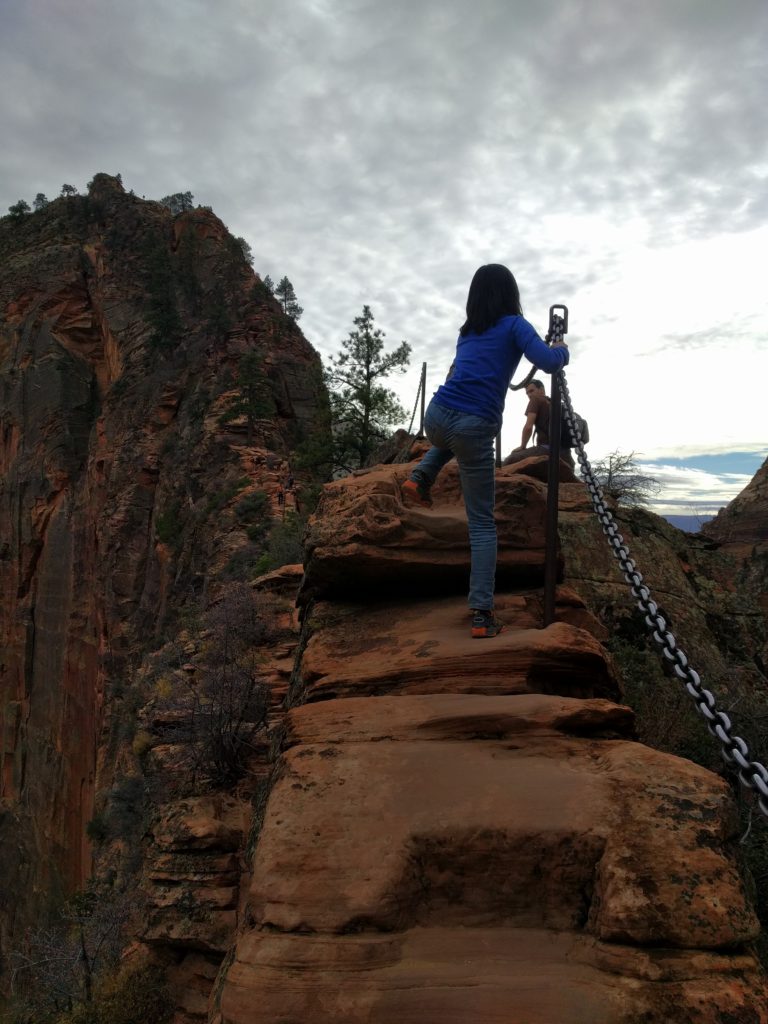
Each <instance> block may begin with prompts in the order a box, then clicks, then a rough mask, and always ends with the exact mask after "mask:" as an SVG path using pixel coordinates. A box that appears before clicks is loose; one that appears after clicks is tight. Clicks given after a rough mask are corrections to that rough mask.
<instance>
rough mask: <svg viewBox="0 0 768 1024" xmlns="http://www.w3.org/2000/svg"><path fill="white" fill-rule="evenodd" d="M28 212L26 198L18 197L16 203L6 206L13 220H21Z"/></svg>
mask: <svg viewBox="0 0 768 1024" xmlns="http://www.w3.org/2000/svg"><path fill="white" fill-rule="evenodd" d="M29 212H30V208H29V203H28V202H27V201H26V199H20V200H19V201H18V203H14V204H13V206H9V207H8V213H10V215H11V217H12V218H13V219H14V220H22V219H23V218H24V217H25V216H26V214H28V213H29Z"/></svg>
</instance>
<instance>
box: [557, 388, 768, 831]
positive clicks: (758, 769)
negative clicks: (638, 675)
mask: <svg viewBox="0 0 768 1024" xmlns="http://www.w3.org/2000/svg"><path fill="white" fill-rule="evenodd" d="M555 377H556V379H557V384H558V386H559V388H560V396H561V398H562V406H563V416H564V417H565V421H566V423H567V424H568V430H569V431H570V434H571V439H572V441H573V447H574V448H575V449H576V450H577V453H578V459H579V465H580V467H581V469H580V471H581V475H582V476H583V477H584V481H585V483H586V485H587V489H588V490H589V495H590V498H591V499H592V505H593V506H594V509H595V512H596V513H597V518H598V519H599V520H600V525H601V526H602V528H603V533H604V534H605V535H606V537H607V538H608V543H609V544H610V545H611V547H612V549H613V554H614V555H615V556H616V558H617V560H618V562H619V565H620V566H621V569H622V572H623V573H624V579H625V580H626V581H627V583H629V585H630V590H631V592H632V595H633V597H634V598H635V599H636V601H637V606H638V608H639V609H640V610H641V611H642V612H643V613H644V616H645V624H646V626H647V627H648V630H649V632H651V634H652V636H653V640H654V643H655V644H656V646H657V647H658V648H660V650H661V653H662V655H663V656H664V658H665V659H666V661H667V662H669V664H670V665H671V666H672V668H673V669H674V672H675V675H676V676H677V677H678V679H680V680H682V682H683V683H685V688H686V690H687V691H688V693H689V694H690V696H691V697H692V698H693V700H694V701H695V703H696V710H697V711H698V712H699V714H700V715H701V716H702V717H703V718H704V720H705V722H706V725H707V728H708V729H709V731H710V733H711V734H712V735H713V736H714V737H715V738H716V739H717V740H719V741H720V745H721V748H722V750H721V753H722V756H723V760H724V761H725V763H726V764H727V765H728V767H729V768H731V769H732V770H733V771H735V772H736V773H737V774H738V777H739V780H740V782H741V784H742V785H743V786H746V787H747V788H748V789H752V790H753V791H754V792H755V793H756V794H757V803H758V806H759V808H760V810H761V811H762V813H763V814H764V815H765V817H766V818H768V769H766V767H765V765H762V764H760V762H759V761H751V760H750V755H749V748H748V747H747V744H746V743H745V741H744V740H743V739H742V738H741V736H734V735H733V733H732V731H731V730H732V728H733V726H732V725H731V720H730V718H729V717H728V715H727V714H726V713H725V712H724V711H720V710H719V709H718V708H717V704H716V700H715V696H714V694H713V693H712V692H711V691H710V690H708V689H706V687H704V686H703V685H702V682H701V678H700V677H699V674H698V672H696V671H695V670H694V669H692V668H691V666H690V665H689V664H688V658H687V657H686V655H685V653H684V652H683V650H682V648H680V647H679V646H678V643H677V641H676V640H675V638H674V636H673V635H672V633H670V631H669V630H668V629H667V622H666V619H665V618H664V616H663V615H661V614H659V609H658V605H657V604H656V602H655V601H653V600H652V599H651V592H650V591H649V589H648V587H647V586H646V585H645V583H643V577H642V575H641V574H640V573H639V572H638V571H637V567H636V565H635V563H634V562H633V560H632V559H631V558H630V557H629V549H628V548H627V546H626V544H625V543H624V538H623V537H622V535H621V534H620V533H619V532H618V530H617V527H616V520H615V519H614V517H613V515H612V514H611V512H610V511H609V510H608V509H607V508H606V506H605V501H604V496H603V492H602V489H601V488H600V485H599V484H598V482H597V480H596V479H595V474H594V472H593V470H592V467H591V466H590V464H589V461H588V459H587V456H586V453H585V451H584V442H583V440H582V437H581V430H580V429H579V424H578V421H577V420H576V418H575V415H574V411H573V406H572V405H571V396H570V394H569V392H568V384H567V383H566V380H565V374H564V373H563V371H562V370H561V371H560V372H559V373H557V374H556V375H555Z"/></svg>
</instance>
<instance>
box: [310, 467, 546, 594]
mask: <svg viewBox="0 0 768 1024" xmlns="http://www.w3.org/2000/svg"><path fill="white" fill-rule="evenodd" d="M409 468H410V467H408V466H386V467H375V468H374V469H372V470H367V471H365V472H364V473H361V474H360V475H357V476H353V477H347V478H345V479H343V480H338V481H335V482H334V483H331V484H326V486H325V489H324V492H323V497H322V499H321V502H320V505H319V507H318V509H317V512H316V513H315V515H314V516H313V517H312V519H311V520H310V526H309V531H308V535H307V556H308V562H307V568H306V575H305V579H304V584H303V586H302V594H303V595H304V598H305V599H306V597H307V596H314V595H316V594H332V595H333V596H334V597H347V598H363V599H365V598H366V597H368V596H370V595H371V593H377V592H382V591H385V590H390V591H394V592H395V593H399V594H401V595H405V594H407V595H408V596H414V595H416V594H419V593H435V592H436V591H441V592H443V593H445V592H446V590H449V591H450V590H452V591H454V592H457V593H460V592H462V591H464V592H466V589H467V586H468V580H469V540H468V534H467V519H466V512H465V511H464V503H463V501H462V498H461V491H460V487H459V477H458V471H457V469H456V467H455V465H454V464H452V463H449V464H448V466H446V468H445V469H444V470H443V472H442V473H441V475H440V477H439V478H438V483H437V486H436V487H435V488H434V489H433V492H432V494H433V500H434V505H433V507H432V508H431V509H423V508H418V507H413V506H406V505H404V504H403V502H402V499H401V497H400V482H401V481H402V480H403V479H405V477H406V476H407V473H408V470H409ZM496 488H497V489H496V521H497V526H498V536H499V554H498V566H497V583H498V585H499V586H500V587H503V586H505V585H507V584H509V583H512V582H515V583H517V584H518V585H519V584H520V583H524V582H526V581H531V580H538V579H540V578H541V575H542V572H543V564H544V510H545V502H546V488H545V487H544V485H543V484H541V483H539V482H538V481H536V480H532V479H530V477H527V476H525V475H523V474H520V473H512V472H509V470H503V471H499V473H498V474H497V480H496Z"/></svg>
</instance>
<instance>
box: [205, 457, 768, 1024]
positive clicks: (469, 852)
mask: <svg viewBox="0 0 768 1024" xmlns="http://www.w3.org/2000/svg"><path fill="white" fill-rule="evenodd" d="M512 468H513V467H510V469H508V470H504V471H502V473H501V474H500V475H499V484H500V487H499V490H500V494H501V512H500V516H499V527H500V541H501V544H500V548H501V550H502V552H505V554H504V555H503V556H502V557H503V558H506V560H507V562H506V564H507V566H508V567H512V566H514V565H517V566H525V568H526V572H523V573H522V574H521V576H518V577H517V580H516V573H515V572H514V571H513V572H510V573H509V574H507V575H504V574H502V576H503V578H504V579H505V581H506V582H503V583H502V584H501V586H500V588H499V591H500V592H499V602H498V605H499V612H500V614H501V615H502V617H504V618H505V619H506V620H507V622H508V623H509V630H508V632H506V633H504V634H503V635H502V636H500V637H498V638H495V639H493V640H489V641H482V642H477V641H472V640H471V639H470V638H469V629H468V626H469V623H468V618H467V610H466V607H465V605H464V597H463V595H462V593H461V590H463V587H464V586H465V582H466V571H467V567H468V556H469V553H468V549H467V543H466V523H465V519H464V512H463V508H462V505H461V500H460V495H459V494H458V490H457V488H456V487H455V486H454V483H455V481H452V480H451V478H450V476H449V477H448V478H447V481H446V486H445V489H444V490H443V491H442V492H441V493H440V494H439V496H438V500H437V501H436V507H435V509H434V510H432V511H430V512H423V511H422V510H412V509H409V508H405V507H403V505H402V503H401V502H400V500H399V496H398V487H397V484H398V480H399V479H400V478H401V477H402V475H403V469H402V468H401V467H389V468H386V469H385V468H381V467H380V468H378V469H377V470H375V471H374V472H372V473H370V474H366V475H364V476H359V477H357V478H353V479H352V480H350V481H341V482H338V483H336V484H334V485H332V486H331V487H330V488H329V489H328V492H327V495H326V501H325V503H324V504H323V506H321V509H320V511H319V514H318V516H317V518H316V520H315V522H314V524H313V526H312V532H311V550H310V559H309V564H308V567H307V573H306V577H305V599H306V600H307V601H308V607H307V611H306V616H307V621H306V623H305V628H307V631H308V632H309V633H311V636H310V637H309V641H308V643H307V645H306V648H305V650H304V652H303V656H302V659H301V662H300V665H299V666H298V668H297V671H296V672H295V678H294V686H293V689H292V697H293V702H294V706H293V708H292V710H290V712H289V714H288V715H287V718H286V720H285V724H284V729H285V735H284V740H283V745H282V755H281V757H280V760H279V762H278V765H277V768H276V774H275V783H274V786H273V789H272V792H271V795H270V798H269V802H268V804H267V808H266V812H265V817H264V821H263V826H262V828H261V833H260V836H259V839H258V843H257V845H256V849H255V854H254V861H253V866H252V867H253V870H252V877H251V883H250V890H249V895H248V902H247V909H246V913H245V921H244V925H243V926H242V927H241V929H240V933H239V936H238V941H237V943H236V947H235V950H234V956H233V958H232V961H231V964H228V965H227V967H226V969H225V970H224V971H223V973H222V977H221V979H220V985H219V986H218V990H217V991H218V996H217V998H216V1000H215V1007H214V1010H215V1017H214V1019H216V1020H217V1021H218V1022H220V1024H261V1022H264V1024H267V1022H270V1024H274V1022H277V1021H279V1022H281V1024H298V1022H300V1021H301V1022H312V1024H326V1022H328V1024H330V1022H334V1024H339V1022H344V1024H356V1022H365V1024H392V1022H393V1021H397V1022H398V1024H429V1022H434V1024H438V1022H439V1024H446V1022H452V1021H456V1022H462V1024H466V1022H477V1024H491V1022H493V1024H495V1022H500V1021H512V1020H514V1021H516V1022H520V1024H555V1022H557V1024H571V1022H573V1024H577V1022H578V1024H587V1022H589V1024H614V1022H615V1024H619V1022H621V1024H630V1022H639V1021H643V1022H644V1024H655V1022H658V1024H662V1022H663V1024H674V1022H679V1024H683V1022H685V1024H690V1022H697V1024H723V1022H725V1021H733V1022H736V1021H740V1022H742V1021H743V1022H745V1024H746V1022H747V1021H749V1022H755V1024H760V1022H768V989H766V983H765V978H764V976H763V974H762V972H761V970H760V967H759V964H758V962H757V960H756V958H755V956H754V953H753V951H752V947H751V943H752V942H753V940H754V939H755V938H756V936H757V934H758V923H757V920H756V917H755V915H754V912H753V909H752V907H751V906H750V904H749V901H748V899H747V897H746V895H745V891H744V887H743V884H742V880H741V877H740V873H739V868H738V860H737V852H736V851H737V846H736V842H735V840H736V828H737V820H736V816H735V813H734V807H733V804H732V800H731V797H730V794H729V791H728V788H727V786H726V784H725V783H724V782H723V780H721V779H719V778H717V777H716V776H714V775H712V774H711V773H709V772H707V771H706V770H704V769H702V768H700V767H698V766H696V765H694V764H693V763H691V762H689V761H686V760H683V759H681V758H677V757H673V756H671V755H667V754H663V753H660V752H658V751H655V750H652V749H650V748H648V747H645V746H643V745H642V744H640V743H638V742H636V741H635V739H634V733H633V715H632V711H631V709H629V708H628V707H626V706H624V705H623V704H622V703H621V702H620V694H619V687H618V683H617V681H616V677H615V675H614V671H613V667H612V665H611V662H610V659H609V658H608V657H607V656H606V654H605V652H604V650H603V647H602V645H601V642H600V640H601V638H602V633H601V629H600V627H599V625H598V623H597V622H596V621H595V620H594V619H592V617H591V616H590V615H589V613H588V612H587V611H586V609H585V608H584V607H583V605H581V604H580V602H579V600H578V598H576V597H575V595H574V594H573V593H572V592H570V591H567V590H565V589H561V591H560V593H559V600H558V606H557V607H558V621H557V622H556V623H554V624H553V625H551V626H549V627H548V628H547V629H542V628H540V625H541V622H540V618H539V614H540V595H539V594H538V593H537V592H536V591H535V590H531V589H530V578H529V577H527V570H528V568H529V567H530V566H531V565H533V564H534V563H535V562H536V560H537V559H538V558H539V557H540V553H541V548H542V546H543V545H542V544H540V543H539V542H540V541H541V535H540V533H538V532H537V529H536V524H535V518H536V517H535V516H534V517H533V518H531V505H533V506H534V508H535V507H538V504H539V503H540V502H543V500H544V497H545V495H544V494H543V493H542V485H540V484H538V483H536V482H535V481H526V480H524V479H521V478H522V475H521V474H519V473H512V472H510V470H511V469H512ZM574 486H575V485H574ZM515 509H517V512H516V513H515ZM398 538H399V540H398ZM409 538H410V540H411V541H412V542H413V543H410V542H409V541H408V539H409ZM525 538H531V541H532V546H531V547H530V548H526V547H525V544H526V541H525ZM403 539H405V541H404V542H403V543H401V541H403ZM414 552H415V554H414V557H413V559H411V554H412V553H414ZM396 565H397V566H398V573H395V572H394V571H393V566H396ZM431 566H440V567H442V570H440V571H442V575H441V579H442V581H443V582H442V589H443V593H442V595H441V596H440V597H439V598H435V597H434V596H433V595H432V591H433V590H434V580H431V579H427V577H428V576H429V575H430V572H431V569H430V567H431ZM459 567H460V568H461V572H459V571H457V570H458V569H459ZM448 569H450V571H443V570H448ZM462 576H463V578H462ZM396 579H399V580H401V581H402V585H401V586H400V587H399V591H398V592H393V590H392V589H391V584H392V583H393V582H394V581H395V580H396ZM376 580H382V581H384V583H385V584H386V586H382V587H377V584H376ZM521 587H525V588H526V589H520V588H521Z"/></svg>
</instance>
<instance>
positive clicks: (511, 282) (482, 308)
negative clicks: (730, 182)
mask: <svg viewBox="0 0 768 1024" xmlns="http://www.w3.org/2000/svg"><path fill="white" fill-rule="evenodd" d="M522 315H523V307H522V306H521V305H520V290H519V288H518V287H517V281H516V280H515V279H514V277H513V276H512V272H511V271H510V270H508V269H507V268H506V267H504V266H502V265H501V263H486V264H485V266H482V267H479V268H478V269H477V270H476V271H475V276H474V277H473V278H472V283H471V284H470V286H469V294H468V295H467V319H466V320H465V322H464V324H463V325H462V327H461V331H460V332H459V333H460V334H462V335H466V334H482V333H483V331H487V330H488V328H489V327H493V325H494V324H495V323H496V322H497V321H498V320H500V319H501V318H502V317H503V316H522Z"/></svg>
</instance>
